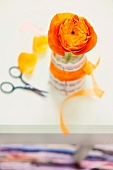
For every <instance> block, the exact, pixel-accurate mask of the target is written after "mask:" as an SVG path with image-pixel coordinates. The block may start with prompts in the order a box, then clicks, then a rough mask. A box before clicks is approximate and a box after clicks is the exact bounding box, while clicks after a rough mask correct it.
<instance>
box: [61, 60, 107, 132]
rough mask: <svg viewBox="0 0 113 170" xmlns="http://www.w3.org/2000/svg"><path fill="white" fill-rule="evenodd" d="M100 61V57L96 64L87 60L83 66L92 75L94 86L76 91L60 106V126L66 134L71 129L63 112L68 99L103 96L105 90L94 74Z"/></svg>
mask: <svg viewBox="0 0 113 170" xmlns="http://www.w3.org/2000/svg"><path fill="white" fill-rule="evenodd" d="M99 62H100V59H98V61H97V63H96V64H95V65H93V64H92V63H91V62H89V61H87V62H86V63H85V65H84V66H83V68H82V69H83V70H84V72H85V73H86V74H87V75H91V76H92V81H93V88H90V89H84V90H80V91H78V92H75V93H73V94H71V95H69V96H68V97H67V98H66V99H64V101H63V102H62V104H61V107H60V127H61V129H62V131H63V133H64V135H67V134H69V130H68V129H67V127H66V125H65V123H64V119H63V112H62V110H63V107H64V105H65V103H66V101H68V100H69V99H71V98H73V97H76V96H97V97H99V98H101V97H102V95H103V93H104V91H103V90H102V89H101V88H100V87H99V86H98V85H97V83H96V81H95V79H94V75H93V70H94V69H95V68H96V67H97V66H98V64H99Z"/></svg>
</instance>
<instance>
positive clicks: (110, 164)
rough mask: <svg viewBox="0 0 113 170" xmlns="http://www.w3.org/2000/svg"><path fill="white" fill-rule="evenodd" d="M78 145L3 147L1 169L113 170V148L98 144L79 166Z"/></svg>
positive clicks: (112, 146) (0, 154)
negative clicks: (77, 161)
mask: <svg viewBox="0 0 113 170" xmlns="http://www.w3.org/2000/svg"><path fill="white" fill-rule="evenodd" d="M78 148H79V147H78V146H77V145H68V144H67V145H63V144H62V145H61V144H60V145H54V144H53V145H49V144H48V145H0V170H61V169H62V170H78V169H82V170H91V169H92V170H93V169H94V170H113V145H95V146H94V148H92V150H91V151H90V152H89V153H88V155H87V157H86V158H85V159H84V160H82V161H81V163H80V167H77V165H76V163H75V160H74V157H73V155H74V154H76V152H77V150H78Z"/></svg>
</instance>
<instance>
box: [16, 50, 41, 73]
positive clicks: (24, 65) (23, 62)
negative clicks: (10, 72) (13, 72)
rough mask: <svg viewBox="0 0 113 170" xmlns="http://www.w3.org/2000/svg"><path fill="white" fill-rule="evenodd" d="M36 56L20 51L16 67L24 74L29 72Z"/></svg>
mask: <svg viewBox="0 0 113 170" xmlns="http://www.w3.org/2000/svg"><path fill="white" fill-rule="evenodd" d="M37 59H38V57H37V56H36V55H35V54H34V53H33V54H29V53H25V52H23V53H21V54H20V55H19V57H18V67H19V69H20V71H21V72H22V73H24V74H31V73H32V72H33V70H34V67H35V65H36V62H37Z"/></svg>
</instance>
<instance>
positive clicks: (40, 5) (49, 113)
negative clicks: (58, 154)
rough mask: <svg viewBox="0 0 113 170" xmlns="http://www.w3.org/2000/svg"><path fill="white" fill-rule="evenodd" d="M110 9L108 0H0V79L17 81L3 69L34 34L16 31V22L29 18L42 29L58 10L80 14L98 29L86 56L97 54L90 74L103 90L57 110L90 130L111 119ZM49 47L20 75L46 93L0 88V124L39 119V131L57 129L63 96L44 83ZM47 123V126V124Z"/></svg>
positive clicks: (26, 49)
mask: <svg viewBox="0 0 113 170" xmlns="http://www.w3.org/2000/svg"><path fill="white" fill-rule="evenodd" d="M112 9H113V1H112V0H104V1H103V0H65V1H63V0H54V1H52V0H41V1H40V0H19V1H18V0H10V1H9V0H0V83H2V82H4V81H10V82H12V83H14V85H20V84H21V82H20V81H19V80H17V79H13V78H11V77H10V76H9V74H8V69H9V67H11V66H13V65H17V60H18V56H19V54H20V53H21V52H32V42H33V37H34V35H36V33H35V32H33V31H26V32H22V31H21V30H20V27H21V26H22V23H25V22H26V21H28V20H29V21H31V22H33V23H34V24H36V25H37V26H39V27H42V28H43V33H45V34H47V31H48V28H49V23H50V21H51V19H52V17H53V16H54V15H55V14H56V13H58V12H72V13H75V14H77V15H79V16H84V17H85V18H87V20H88V21H89V22H90V23H91V25H93V27H94V29H95V31H96V33H97V35H98V43H97V45H96V47H95V48H94V49H93V50H91V51H90V52H88V53H87V56H88V59H89V60H90V61H92V62H96V60H97V59H98V57H100V58H101V63H100V65H99V67H98V68H97V69H96V70H95V72H94V75H95V78H96V80H97V82H98V84H99V86H100V87H101V88H102V89H103V90H104V91H105V93H104V95H103V97H102V99H98V98H96V97H76V98H74V99H72V100H70V101H68V102H67V103H66V105H65V107H64V110H63V113H64V118H65V122H66V124H67V125H74V126H75V125H81V126H82V125H91V126H94V129H93V131H96V130H95V129H96V127H97V125H98V126H99V125H102V127H103V126H104V125H113V78H112V74H113V10H112ZM50 53H51V51H50V49H48V51H47V53H46V54H45V56H43V57H39V60H38V62H37V65H36V68H35V70H34V73H33V74H32V75H31V76H30V77H26V76H24V79H25V80H26V81H28V82H29V83H30V84H32V85H33V86H35V87H37V88H41V89H44V90H47V91H49V94H48V95H47V97H46V98H42V97H40V96H38V95H37V94H35V93H32V92H29V91H25V90H20V89H18V90H15V91H14V92H13V93H11V94H4V93H2V92H0V125H40V126H41V127H42V129H43V132H49V131H50V130H51V131H52V130H53V133H54V131H55V128H56V131H57V132H59V131H60V129H59V108H60V104H61V102H62V100H63V99H64V98H65V97H64V96H62V95H59V94H58V92H56V91H55V90H53V89H52V88H51V87H50V85H49V84H48V80H49V62H50V61H49V60H50ZM86 84H87V85H90V84H91V78H87V79H86ZM55 125H58V126H55ZM49 126H50V127H51V129H49V130H48V129H47V127H49ZM74 126H73V127H74ZM4 127H5V126H4ZM45 127H46V128H45ZM54 127H55V128H54ZM99 127H100V126H99ZM29 128H30V126H29ZM75 128H76V127H75ZM2 130H3V129H2ZM8 130H9V132H10V129H8ZM101 130H102V129H101ZM101 130H100V131H101Z"/></svg>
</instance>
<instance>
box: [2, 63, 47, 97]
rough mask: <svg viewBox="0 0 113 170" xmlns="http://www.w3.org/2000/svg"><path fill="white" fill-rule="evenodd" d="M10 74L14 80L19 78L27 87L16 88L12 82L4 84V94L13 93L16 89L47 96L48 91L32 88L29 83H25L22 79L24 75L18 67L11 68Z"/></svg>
mask: <svg viewBox="0 0 113 170" xmlns="http://www.w3.org/2000/svg"><path fill="white" fill-rule="evenodd" d="M9 74H10V76H11V77H13V78H18V79H20V80H21V82H22V83H23V84H24V85H25V86H14V85H13V84H12V83H11V82H3V83H1V85H0V88H1V91H2V92H4V93H12V92H13V91H14V90H15V89H25V90H31V91H33V92H35V93H37V94H39V95H40V96H44V97H45V96H46V95H45V94H44V93H48V92H47V91H43V90H40V89H37V88H35V87H33V86H31V85H30V84H29V83H27V82H25V81H24V80H23V78H22V73H21V72H20V70H19V68H18V67H16V66H13V67H10V68H9Z"/></svg>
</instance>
